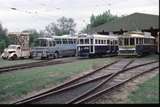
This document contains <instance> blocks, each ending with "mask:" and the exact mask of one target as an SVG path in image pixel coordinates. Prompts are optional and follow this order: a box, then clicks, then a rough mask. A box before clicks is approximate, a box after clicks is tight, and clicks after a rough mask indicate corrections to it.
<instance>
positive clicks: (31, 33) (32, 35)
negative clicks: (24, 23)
mask: <svg viewBox="0 0 160 107" xmlns="http://www.w3.org/2000/svg"><path fill="white" fill-rule="evenodd" d="M22 32H24V33H29V38H30V40H29V46H31V47H32V46H33V43H34V41H35V39H37V38H38V37H39V35H40V33H38V32H37V31H36V29H27V30H24V31H22Z"/></svg>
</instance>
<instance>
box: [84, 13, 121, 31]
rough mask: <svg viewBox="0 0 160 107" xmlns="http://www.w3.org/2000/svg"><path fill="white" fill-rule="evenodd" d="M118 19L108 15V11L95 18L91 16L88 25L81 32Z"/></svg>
mask: <svg viewBox="0 0 160 107" xmlns="http://www.w3.org/2000/svg"><path fill="white" fill-rule="evenodd" d="M118 18H119V17H118V16H117V15H112V14H111V13H110V10H107V11H106V12H104V13H102V14H100V15H97V16H95V15H93V14H92V15H91V17H90V24H88V25H87V26H86V28H84V29H83V30H82V32H87V31H88V30H89V29H92V28H94V27H97V26H99V25H102V24H104V23H107V22H110V21H113V20H117V19H118Z"/></svg>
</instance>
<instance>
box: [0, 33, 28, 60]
mask: <svg viewBox="0 0 160 107" xmlns="http://www.w3.org/2000/svg"><path fill="white" fill-rule="evenodd" d="M8 36H9V37H10V39H11V40H12V42H13V43H12V44H11V45H9V46H8V48H6V49H4V52H3V53H2V55H1V57H2V58H3V59H9V60H10V59H11V60H15V59H20V58H29V57H30V53H31V49H30V48H29V33H20V32H12V33H9V34H8Z"/></svg>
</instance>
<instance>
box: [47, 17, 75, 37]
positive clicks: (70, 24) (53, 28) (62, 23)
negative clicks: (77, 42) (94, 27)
mask: <svg viewBox="0 0 160 107" xmlns="http://www.w3.org/2000/svg"><path fill="white" fill-rule="evenodd" d="M75 27H76V23H75V22H74V20H73V19H72V18H66V17H61V18H59V19H58V20H57V22H56V23H54V22H52V23H51V24H49V25H48V26H46V27H45V31H46V32H47V33H48V34H49V35H58V36H61V35H65V34H69V33H70V32H71V31H72V32H74V31H75Z"/></svg>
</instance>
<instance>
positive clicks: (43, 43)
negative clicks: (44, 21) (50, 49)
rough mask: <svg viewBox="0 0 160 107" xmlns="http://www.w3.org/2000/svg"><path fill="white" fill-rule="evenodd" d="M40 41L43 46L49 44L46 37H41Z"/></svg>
mask: <svg viewBox="0 0 160 107" xmlns="http://www.w3.org/2000/svg"><path fill="white" fill-rule="evenodd" d="M39 41H40V44H39V45H40V46H42V47H46V46H48V44H47V40H45V39H40V40H39Z"/></svg>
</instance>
